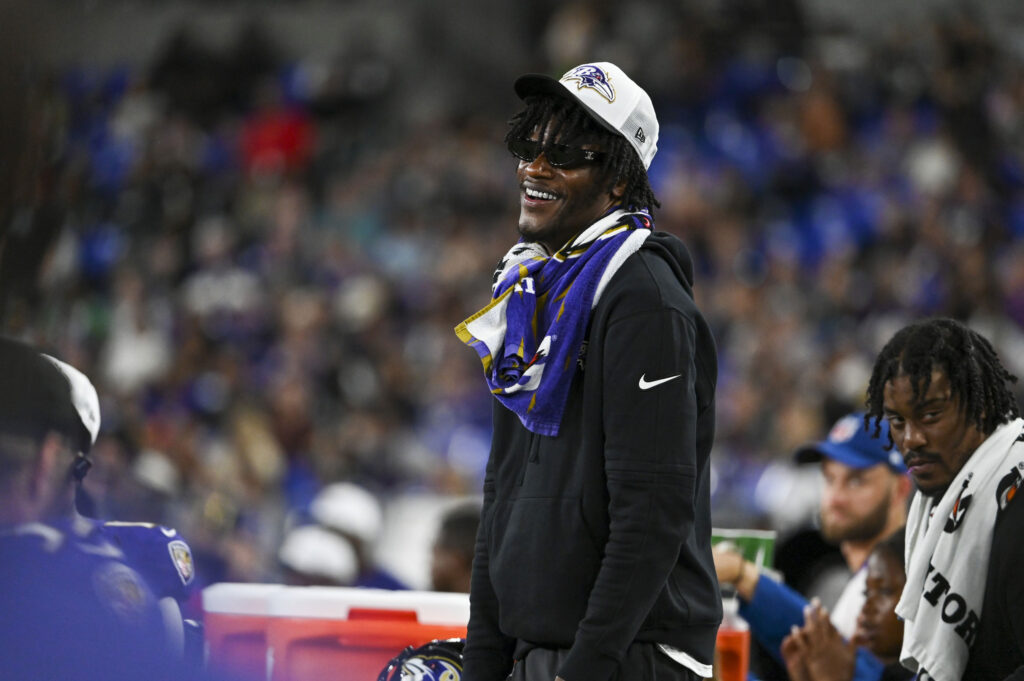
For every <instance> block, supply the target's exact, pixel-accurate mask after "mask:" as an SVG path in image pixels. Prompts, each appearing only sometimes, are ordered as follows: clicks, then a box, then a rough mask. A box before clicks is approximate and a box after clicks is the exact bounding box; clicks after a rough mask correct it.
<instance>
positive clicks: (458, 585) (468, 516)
mask: <svg viewBox="0 0 1024 681" xmlns="http://www.w3.org/2000/svg"><path fill="white" fill-rule="evenodd" d="M479 527H480V505H479V504H476V503H467V504H460V505H458V506H455V507H453V508H450V509H449V510H448V511H446V512H445V514H444V515H443V516H442V518H441V526H440V527H439V528H438V531H437V537H436V539H435V540H434V546H433V549H432V551H431V558H430V588H431V589H433V590H434V591H453V592H461V593H469V588H470V577H471V574H472V571H473V548H474V546H475V545H476V533H477V530H478V528H479Z"/></svg>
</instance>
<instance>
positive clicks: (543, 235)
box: [516, 126, 625, 253]
mask: <svg viewBox="0 0 1024 681" xmlns="http://www.w3.org/2000/svg"><path fill="white" fill-rule="evenodd" d="M549 127H550V126H549ZM537 138H538V135H537V134H536V133H534V134H533V135H532V136H531V137H530V139H533V140H536V139H537ZM556 141H558V142H561V140H556ZM580 146H582V147H583V148H584V149H591V150H594V151H602V149H600V147H598V146H597V145H595V144H586V143H583V144H581V145H580ZM601 171H602V169H601V167H600V166H598V165H595V164H593V163H585V164H583V165H580V166H577V167H572V168H556V167H555V166H552V165H551V164H550V163H548V160H547V157H546V156H545V154H543V153H541V154H540V155H539V156H538V157H537V158H535V159H534V160H533V161H520V162H519V167H518V169H517V170H516V179H517V181H518V184H519V233H520V234H521V235H522V236H523V238H524V239H526V240H527V241H536V242H538V243H540V244H542V245H543V246H544V247H545V248H547V249H548V252H549V253H554V252H556V251H557V250H558V249H560V248H561V247H562V246H564V245H565V243H566V242H567V241H569V239H571V238H572V237H574V236H576V235H577V234H578V233H580V232H582V231H583V230H584V229H586V228H587V227H589V226H590V225H591V224H592V223H593V222H595V221H597V220H598V218H600V217H601V216H602V215H604V214H605V213H606V212H607V211H608V209H610V208H611V207H612V206H613V205H615V203H616V202H617V201H618V200H619V199H620V198H621V197H622V193H623V191H624V189H625V184H624V183H623V184H622V185H620V186H617V187H616V188H615V189H614V190H613V191H612V192H608V191H607V190H606V189H604V188H603V186H602V185H603V180H604V178H603V176H602V172H601Z"/></svg>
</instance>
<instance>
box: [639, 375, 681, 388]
mask: <svg viewBox="0 0 1024 681" xmlns="http://www.w3.org/2000/svg"><path fill="white" fill-rule="evenodd" d="M680 376H682V374H676V375H675V376H669V377H668V378H659V379H658V380H657V381H648V380H645V379H646V378H647V374H644V375H643V376H641V377H640V389H641V390H650V389H651V388H653V387H654V386H656V385H661V384H662V383H668V382H669V381H671V380H673V379H676V378H679V377H680Z"/></svg>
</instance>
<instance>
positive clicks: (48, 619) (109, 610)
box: [0, 337, 178, 681]
mask: <svg viewBox="0 0 1024 681" xmlns="http://www.w3.org/2000/svg"><path fill="white" fill-rule="evenodd" d="M69 394H70V386H69V383H68V379H67V376H66V374H65V373H64V372H63V371H61V370H60V369H59V368H58V367H57V365H56V364H55V363H54V362H53V361H52V360H51V359H50V358H47V357H45V356H43V355H41V354H40V353H39V352H37V351H36V350H35V349H34V348H32V347H30V346H28V345H25V344H23V343H20V342H17V341H14V340H11V339H7V338H2V337H0V583H2V584H3V588H2V589H0V613H2V615H0V659H2V660H3V674H2V675H3V676H4V678H5V679H8V678H10V679H17V680H21V679H26V680H27V679H42V678H75V679H88V680H93V679H96V680H97V681H98V680H99V679H123V678H143V677H142V676H139V674H141V673H143V672H146V675H145V678H170V677H171V676H172V675H170V674H165V672H168V671H169V670H171V669H175V668H176V667H175V665H174V664H173V661H174V660H175V659H177V657H178V655H177V654H175V653H173V652H172V651H170V650H169V648H168V646H167V639H166V633H165V630H164V627H163V621H162V618H161V615H160V612H159V609H158V608H157V605H156V598H155V597H154V595H153V593H152V592H151V591H150V589H149V587H148V586H147V585H146V582H145V581H144V580H143V578H142V577H141V576H140V575H139V573H138V572H137V571H136V570H135V569H133V567H132V566H131V565H129V564H128V563H127V562H126V561H125V555H124V553H123V552H122V551H120V550H119V549H118V548H117V547H114V546H111V545H109V544H107V545H97V544H94V543H91V542H83V541H80V540H79V538H78V537H76V536H74V535H73V534H69V533H68V532H66V531H65V530H64V529H62V527H61V525H63V524H64V522H65V521H66V519H67V518H68V517H70V514H72V513H73V506H74V484H73V481H74V479H75V471H76V470H78V469H79V468H80V467H81V466H82V465H83V464H82V460H83V455H82V452H83V451H88V446H89V444H90V443H91V441H92V439H93V438H94V437H95V434H96V430H97V429H98V422H99V421H98V411H96V412H92V411H90V409H91V408H93V407H95V406H96V405H95V404H85V403H74V404H73V403H72V401H71V400H70V399H68V396H69ZM55 634H56V635H57V636H56V637H55ZM151 668H152V669H151Z"/></svg>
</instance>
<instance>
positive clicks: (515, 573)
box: [456, 62, 722, 681]
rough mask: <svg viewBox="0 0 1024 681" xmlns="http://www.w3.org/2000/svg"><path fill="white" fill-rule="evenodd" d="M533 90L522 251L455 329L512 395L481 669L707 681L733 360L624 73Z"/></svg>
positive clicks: (528, 100) (482, 621)
mask: <svg viewBox="0 0 1024 681" xmlns="http://www.w3.org/2000/svg"><path fill="white" fill-rule="evenodd" d="M515 90H516V93H517V94H518V95H519V96H520V97H521V98H522V99H523V100H524V101H525V104H526V106H525V109H524V110H523V111H521V112H520V113H519V114H517V115H516V116H515V117H513V118H512V120H511V122H510V127H509V131H508V134H507V136H506V140H505V141H506V143H507V145H508V148H509V151H510V152H511V153H512V154H513V155H514V156H515V157H516V158H517V159H519V164H518V169H517V175H516V177H517V180H518V185H519V190H520V215H519V233H520V235H521V237H522V238H521V239H520V241H519V243H517V244H516V245H514V246H513V247H512V249H511V250H510V251H509V253H508V254H507V255H506V257H505V258H504V259H503V260H502V262H501V264H500V266H499V268H498V272H497V273H496V275H495V278H494V285H493V289H492V300H491V302H490V304H489V305H487V306H486V307H485V308H484V309H482V310H481V311H480V312H478V313H477V314H475V315H473V316H472V317H470V318H469V319H467V320H466V321H465V322H463V323H462V324H460V325H459V326H458V327H457V329H456V332H457V334H458V336H459V338H460V339H461V340H463V341H464V342H465V343H467V344H468V345H470V346H471V347H473V348H474V349H476V350H477V352H478V353H479V355H480V358H481V361H482V362H483V367H484V374H485V377H486V381H487V385H488V388H489V389H490V391H491V393H492V394H493V395H494V397H495V398H496V399H495V401H494V409H493V427H494V431H493V441H492V445H491V454H490V458H489V460H488V463H487V472H486V476H485V480H484V506H483V512H482V517H481V524H480V530H479V532H478V534H477V541H476V549H475V554H476V555H475V557H474V563H473V574H472V582H471V594H470V602H471V609H470V621H469V631H468V641H467V645H466V650H465V671H464V674H465V676H464V678H465V679H467V680H468V681H499V680H500V679H506V678H511V679H515V680H517V681H524V680H529V681H553V680H555V679H564V680H565V681H605V680H607V679H611V678H617V679H630V680H631V681H634V680H635V681H645V680H647V679H654V678H657V679H659V680H664V679H670V680H671V679H678V680H683V679H696V678H700V677H709V676H711V660H712V657H713V654H714V646H715V635H716V632H717V629H718V624H719V622H720V620H721V615H722V606H721V600H720V597H719V591H718V584H717V581H716V578H715V567H714V562H713V561H712V558H711V546H710V539H711V537H710V535H711V519H710V491H709V489H710V482H709V479H710V477H709V465H708V459H709V454H710V451H711V443H712V439H713V436H714V412H715V410H714V395H715V381H716V352H715V345H714V340H713V338H712V336H711V332H710V330H709V328H708V325H707V323H706V322H705V321H704V318H703V317H702V316H701V313H700V311H699V310H698V309H697V307H696V305H695V303H694V300H693V293H692V283H693V267H692V264H691V261H690V257H689V255H688V253H687V251H686V249H685V247H684V246H683V244H682V243H681V242H680V241H679V240H678V239H676V238H675V237H672V236H670V235H667V234H663V233H659V232H655V231H653V222H654V221H653V218H652V212H651V211H652V208H654V207H656V206H657V205H658V203H657V201H656V200H655V198H654V195H653V192H652V191H651V188H650V184H649V182H648V178H647V168H648V167H649V165H650V162H651V159H652V158H653V157H654V154H655V151H656V149H657V139H658V121H657V118H656V116H655V113H654V108H653V105H652V104H651V100H650V97H649V96H648V95H647V93H646V92H644V90H642V89H641V88H640V87H639V86H638V85H637V84H636V83H635V82H634V81H633V80H631V79H630V78H629V77H628V76H627V75H626V74H625V73H623V71H622V70H621V69H619V68H618V67H616V66H615V65H613V64H609V63H606V62H601V63H594V64H584V65H581V66H578V67H576V68H574V69H571V70H570V71H569V72H568V73H566V74H565V75H564V76H562V78H561V79H559V80H555V79H553V78H550V77H547V76H540V75H527V76H523V77H521V78H519V79H518V80H517V81H516V83H515Z"/></svg>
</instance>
